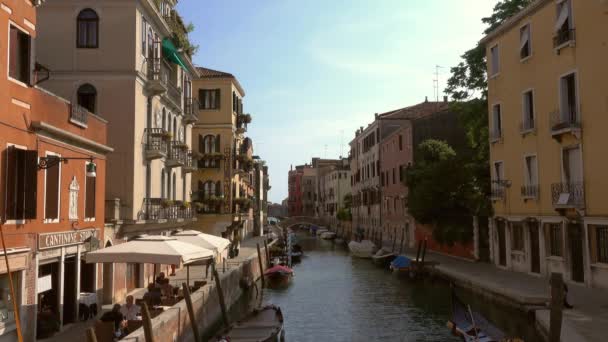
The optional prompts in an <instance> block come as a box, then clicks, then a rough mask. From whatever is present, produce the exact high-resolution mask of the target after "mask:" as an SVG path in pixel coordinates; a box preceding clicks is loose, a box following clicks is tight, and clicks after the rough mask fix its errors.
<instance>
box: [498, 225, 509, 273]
mask: <svg viewBox="0 0 608 342" xmlns="http://www.w3.org/2000/svg"><path fill="white" fill-rule="evenodd" d="M496 230H497V231H498V263H499V265H500V266H505V267H506V266H507V241H506V238H505V234H506V232H505V221H502V220H500V221H496Z"/></svg>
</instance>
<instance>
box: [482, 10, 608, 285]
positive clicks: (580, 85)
mask: <svg viewBox="0 0 608 342" xmlns="http://www.w3.org/2000/svg"><path fill="white" fill-rule="evenodd" d="M606 6H607V5H606V4H605V3H603V2H601V1H584V0H560V1H553V0H538V1H535V2H533V3H532V4H530V5H529V6H528V7H526V8H525V9H523V10H522V11H521V12H520V13H518V14H517V15H515V16H514V17H512V18H511V19H509V20H507V21H506V22H505V23H504V24H503V25H501V26H500V27H498V28H497V29H495V30H494V31H493V32H491V33H489V34H488V35H487V36H486V37H485V38H483V40H482V43H483V44H485V46H486V53H487V60H488V65H487V72H488V101H489V123H490V127H489V129H490V138H491V140H490V142H491V147H490V159H491V165H490V167H491V170H492V177H493V180H492V200H493V205H494V211H495V217H494V219H493V220H492V229H491V245H492V257H493V260H494V263H495V264H496V265H497V266H498V267H501V268H505V269H510V270H514V271H519V272H526V273H530V274H536V275H539V276H543V277H548V276H549V275H550V274H551V273H552V272H560V273H562V274H563V275H564V278H565V279H566V280H567V281H571V282H576V283H582V284H586V285H588V286H593V287H603V288H608V266H607V265H608V204H607V203H606V201H605V200H604V196H605V194H606V192H607V191H608V183H607V182H606V180H605V177H606V174H608V165H607V164H606V163H604V162H603V159H602V156H603V148H604V147H605V146H606V142H607V140H606V134H605V132H603V129H604V128H605V127H608V115H607V114H608V113H607V112H608V108H607V107H606V93H605V89H606V87H605V80H606V79H607V78H608V65H607V64H606V63H605V61H606V60H608V47H607V46H606V36H605V35H603V34H602V32H606V31H607V30H608V11H607V8H606Z"/></svg>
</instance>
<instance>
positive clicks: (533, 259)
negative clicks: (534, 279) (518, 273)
mask: <svg viewBox="0 0 608 342" xmlns="http://www.w3.org/2000/svg"><path fill="white" fill-rule="evenodd" d="M528 227H529V228H530V271H532V273H540V243H539V240H540V237H539V233H538V231H539V229H538V222H529V223H528Z"/></svg>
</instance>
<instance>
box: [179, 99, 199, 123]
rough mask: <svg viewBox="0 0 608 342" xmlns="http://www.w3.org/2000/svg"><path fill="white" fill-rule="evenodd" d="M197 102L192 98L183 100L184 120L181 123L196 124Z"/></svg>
mask: <svg viewBox="0 0 608 342" xmlns="http://www.w3.org/2000/svg"><path fill="white" fill-rule="evenodd" d="M198 107H199V103H198V100H197V99H195V98H192V97H186V98H184V118H183V119H182V122H183V123H184V124H186V125H190V124H193V123H196V122H197V121H198V112H197V111H198Z"/></svg>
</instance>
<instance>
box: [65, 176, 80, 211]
mask: <svg viewBox="0 0 608 342" xmlns="http://www.w3.org/2000/svg"><path fill="white" fill-rule="evenodd" d="M78 191H80V186H79V185H78V181H77V180H76V176H74V177H73V178H72V182H70V197H69V201H68V202H69V203H68V204H69V210H68V219H69V220H70V221H78Z"/></svg>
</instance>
